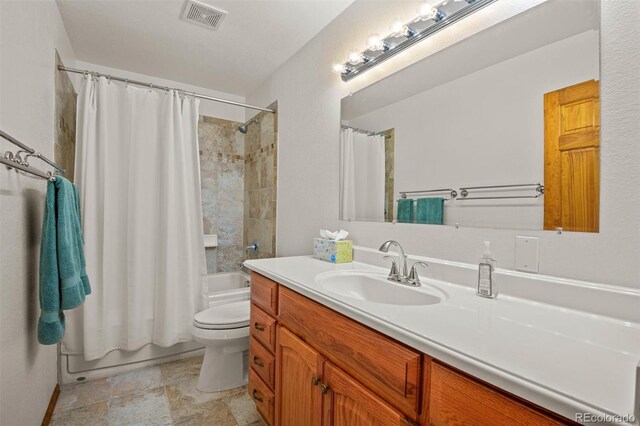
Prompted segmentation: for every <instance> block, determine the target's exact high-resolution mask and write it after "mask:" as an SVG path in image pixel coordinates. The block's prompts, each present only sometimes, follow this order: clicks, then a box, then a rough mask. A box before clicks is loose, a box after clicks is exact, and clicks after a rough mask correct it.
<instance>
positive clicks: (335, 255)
mask: <svg viewBox="0 0 640 426" xmlns="http://www.w3.org/2000/svg"><path fill="white" fill-rule="evenodd" d="M313 257H315V258H317V259H320V260H324V261H327V262H331V263H347V262H352V261H353V243H352V242H351V240H342V241H333V240H326V239H324V238H314V239H313Z"/></svg>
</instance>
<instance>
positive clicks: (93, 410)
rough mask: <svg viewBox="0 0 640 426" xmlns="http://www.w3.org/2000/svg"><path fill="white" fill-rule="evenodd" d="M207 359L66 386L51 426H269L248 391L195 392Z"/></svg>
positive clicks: (150, 368)
mask: <svg viewBox="0 0 640 426" xmlns="http://www.w3.org/2000/svg"><path fill="white" fill-rule="evenodd" d="M201 364H202V357H194V358H186V359H182V360H178V361H174V362H170V363H166V364H160V365H158V366H153V367H147V368H141V369H137V370H132V371H129V372H127V373H123V374H118V375H116V376H112V377H108V378H105V379H97V380H91V381H88V382H84V383H78V384H73V385H64V386H63V387H62V390H61V393H60V398H59V399H58V403H57V405H56V409H55V412H54V414H53V419H52V421H51V424H52V425H71V424H91V425H133V424H154V425H205V424H210V425H219V426H227V425H228V426H245V425H264V423H263V422H262V420H261V419H260V416H259V415H258V413H257V412H256V409H255V405H254V404H253V401H252V400H251V398H250V397H249V395H248V394H247V388H246V387H241V388H237V389H231V390H228V391H224V392H212V393H208V392H200V391H198V390H197V389H196V383H197V382H198V375H199V373H200V365H201Z"/></svg>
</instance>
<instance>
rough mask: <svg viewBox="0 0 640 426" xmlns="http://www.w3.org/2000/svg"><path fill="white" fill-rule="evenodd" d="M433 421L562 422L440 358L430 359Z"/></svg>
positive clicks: (479, 423) (512, 423) (430, 421)
mask: <svg viewBox="0 0 640 426" xmlns="http://www.w3.org/2000/svg"><path fill="white" fill-rule="evenodd" d="M430 381H431V384H430V388H429V390H428V392H429V398H428V402H427V404H428V408H427V410H428V424H430V425H492V426H494V425H495V426H500V425H505V426H510V425H532V426H533V425H536V426H538V425H562V424H572V423H571V422H569V421H567V422H562V421H560V420H557V419H555V418H554V417H551V416H549V415H547V414H546V413H544V412H542V411H538V410H536V409H535V408H533V407H529V406H527V405H526V404H524V403H522V402H520V401H518V400H517V399H515V398H512V397H510V396H509V395H505V394H503V393H501V392H499V391H497V390H496V389H493V388H492V387H490V386H487V385H485V384H484V383H481V382H479V381H476V380H474V379H472V378H471V377H468V376H466V375H464V374H462V373H459V372H457V371H455V370H453V369H451V368H449V367H447V366H445V365H442V364H439V363H438V362H432V363H431V377H430Z"/></svg>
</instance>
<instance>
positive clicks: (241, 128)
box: [238, 118, 260, 134]
mask: <svg viewBox="0 0 640 426" xmlns="http://www.w3.org/2000/svg"><path fill="white" fill-rule="evenodd" d="M259 123H260V120H258V119H257V118H254V119H253V120H249V121H247V122H246V123H244V124H243V125H241V126H239V127H238V130H239V131H240V133H243V134H244V133H247V130H249V126H250V125H251V124H259Z"/></svg>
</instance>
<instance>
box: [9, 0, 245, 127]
mask: <svg viewBox="0 0 640 426" xmlns="http://www.w3.org/2000/svg"><path fill="white" fill-rule="evenodd" d="M0 1H1V0H0ZM75 68H78V69H82V70H89V71H97V72H99V73H102V74H107V75H113V76H116V77H124V78H129V79H131V80H138V81H144V82H145V83H146V82H149V83H153V84H154V85H156V86H158V87H170V88H176V89H182V90H186V91H189V92H196V93H199V94H202V95H207V96H213V97H215V98H221V99H226V100H229V101H234V102H242V103H244V102H245V98H244V97H242V96H238V95H233V94H231V93H225V92H219V91H217V90H211V89H206V88H204V87H199V86H193V85H190V84H186V83H181V82H178V81H173V80H166V79H164V78H159V77H154V76H150V75H145V74H138V73H134V72H130V71H125V70H121V69H117V68H111V67H105V66H103V65H96V64H91V63H88V62H82V61H77V63H76V67H75ZM71 76H72V79H73V81H74V83H75V84H76V87H78V83H79V81H80V79H81V78H82V76H81V75H80V74H71ZM114 84H124V83H121V82H114ZM200 115H206V116H208V117H217V118H222V119H224V120H233V121H240V122H242V121H244V119H245V118H244V117H245V109H244V108H242V107H238V106H233V105H228V104H224V103H220V102H213V101H207V100H201V101H200Z"/></svg>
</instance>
